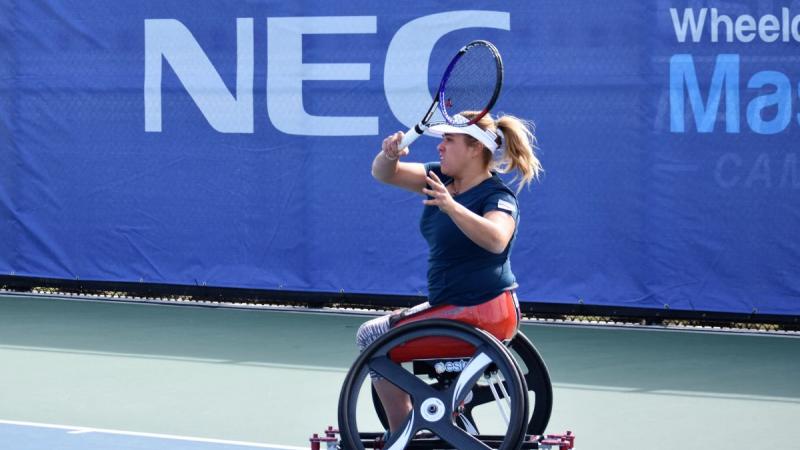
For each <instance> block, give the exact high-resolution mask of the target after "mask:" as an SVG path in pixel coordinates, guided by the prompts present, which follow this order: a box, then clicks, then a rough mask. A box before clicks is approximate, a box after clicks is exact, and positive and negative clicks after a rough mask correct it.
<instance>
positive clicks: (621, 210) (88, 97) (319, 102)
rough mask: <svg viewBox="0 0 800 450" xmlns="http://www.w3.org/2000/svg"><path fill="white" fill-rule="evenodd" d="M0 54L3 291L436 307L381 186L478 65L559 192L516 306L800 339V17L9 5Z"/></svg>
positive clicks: (531, 234)
mask: <svg viewBox="0 0 800 450" xmlns="http://www.w3.org/2000/svg"><path fill="white" fill-rule="evenodd" d="M701 3H702V6H698V5H700V4H701ZM0 33H2V34H1V35H0V37H2V39H0V61H1V62H2V64H0V93H2V94H1V95H0V158H2V164H0V232H1V233H2V239H0V274H3V275H21V276H34V277H48V278H59V279H85V280H100V281H125V282H130V281H133V282H139V281H141V282H145V283H174V284H185V285H209V286H221V287H246V288H258V289H277V290H300V291H310V292H347V293H367V294H369V293H380V294H403V295H418V294H419V295H422V294H425V292H426V280H425V271H426V264H427V262H426V258H427V249H426V246H425V243H424V241H423V239H422V238H421V236H420V235H419V231H418V220H419V216H420V214H421V208H422V205H421V198H420V197H418V196H415V195H413V194H409V193H404V192H401V191H399V190H397V189H394V188H390V187H387V186H383V185H381V184H379V183H378V182H376V181H374V180H373V179H372V178H371V175H370V164H371V161H372V158H373V156H374V155H375V154H376V153H377V151H378V149H379V146H380V142H381V140H382V139H383V137H384V136H385V135H388V134H390V133H392V132H394V131H397V130H405V129H407V127H408V126H409V125H413V123H415V122H416V121H417V120H418V119H419V118H420V116H421V114H422V113H423V112H424V111H425V109H426V108H427V106H428V104H429V101H430V95H431V92H432V90H433V89H434V86H435V85H436V84H437V82H438V78H439V76H440V74H441V73H442V71H443V69H444V67H445V66H446V64H447V62H448V61H449V59H450V58H451V56H452V55H453V53H454V52H455V51H456V50H457V49H458V48H459V47H461V46H462V45H464V44H465V43H467V42H469V41H470V40H473V39H487V40H489V41H492V42H493V43H494V44H495V45H496V46H497V47H498V48H499V50H500V52H501V53H502V55H503V59H504V63H505V69H506V80H505V81H506V82H505V86H504V88H503V92H502V93H501V96H500V99H499V102H498V104H497V106H496V107H495V110H494V112H505V113H510V114H514V115H517V116H520V117H524V118H526V119H530V120H533V121H534V122H535V123H536V129H537V136H538V139H539V146H540V157H541V160H542V162H543V164H544V167H545V170H546V173H545V176H544V177H543V179H542V180H541V182H539V183H536V184H534V185H533V186H532V187H531V188H530V189H526V190H524V191H523V192H522V193H521V194H520V205H521V220H520V224H519V226H520V230H519V236H518V239H517V244H516V246H515V249H514V252H513V254H512V265H513V268H514V271H515V273H516V275H517V278H518V280H519V282H520V289H519V291H518V292H519V296H520V298H521V299H522V300H523V301H540V302H555V303H568V304H574V303H578V302H583V303H585V304H591V305H608V306H630V307H641V308H657V309H662V308H665V307H668V308H671V309H680V310H695V311H712V312H713V311H721V312H735V313H752V312H757V313H768V314H787V315H795V314H798V313H800V243H798V240H797V239H796V236H795V235H796V233H797V230H798V229H799V227H798V226H799V225H800V202H798V193H800V166H799V165H798V164H799V163H798V150H797V148H798V146H797V142H798V137H799V136H800V133H798V130H799V129H800V128H799V127H800V114H798V113H799V112H800V95H799V94H798V92H800V70H799V69H798V65H797V62H798V58H799V57H798V56H797V55H798V49H799V48H800V45H799V44H800V6H797V4H796V3H790V2H788V1H787V2H784V4H781V2H760V1H741V2H729V1H726V2H721V1H720V2H717V1H708V2H700V3H699V2H690V1H677V0H676V1H669V0H660V1H657V2H640V1H637V0H624V1H617V2H613V3H611V4H609V3H607V2H606V3H592V2H583V1H563V0H560V1H539V2H525V1H513V2H502V3H498V2H492V1H476V2H472V3H470V4H469V7H467V5H465V4H464V3H463V2H457V1H439V2H426V3H424V4H420V2H412V1H396V2H391V3H381V2H372V1H352V2H344V3H342V2H325V1H312V0H303V1H296V2H279V1H247V2H245V1H238V2H232V1H222V0H206V1H203V2H194V1H184V0H169V1H161V0H159V1H152V0H145V1H138V2H107V1H90V0H82V1H66V0H65V1H37V2H26V1H15V0H3V1H1V2H0ZM435 145H436V141H435V140H433V139H430V138H422V139H421V140H420V141H417V143H415V144H414V145H413V148H412V153H411V155H410V156H409V158H410V159H411V160H415V161H429V160H434V159H436V158H437V154H436V151H435Z"/></svg>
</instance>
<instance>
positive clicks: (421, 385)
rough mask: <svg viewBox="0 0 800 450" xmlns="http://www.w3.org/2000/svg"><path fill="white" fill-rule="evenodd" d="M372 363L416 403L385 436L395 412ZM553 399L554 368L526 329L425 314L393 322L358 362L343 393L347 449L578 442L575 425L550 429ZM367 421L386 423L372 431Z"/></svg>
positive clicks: (504, 447) (513, 447)
mask: <svg viewBox="0 0 800 450" xmlns="http://www.w3.org/2000/svg"><path fill="white" fill-rule="evenodd" d="M370 371H374V372H375V373H377V374H378V375H380V376H382V377H383V378H385V379H386V380H388V381H389V382H391V383H392V384H394V385H395V386H397V387H399V388H400V389H402V390H403V391H405V392H406V393H408V394H409V396H410V398H411V402H412V410H411V413H409V415H408V416H407V417H406V419H405V422H404V424H403V426H402V429H401V430H396V431H395V432H394V433H392V434H391V435H390V436H389V438H388V439H387V440H385V441H384V436H385V435H386V434H385V432H384V431H383V430H387V429H388V421H387V419H386V415H385V412H384V410H383V407H382V406H381V402H380V401H379V400H378V397H377V395H376V393H375V391H374V389H373V388H372V383H371V378H370V376H369V372H370ZM370 391H371V394H370ZM367 397H371V401H369V400H367ZM552 406H553V391H552V386H551V383H550V377H549V375H548V372H547V367H546V366H545V364H544V361H543V360H542V358H541V356H540V355H539V353H538V352H537V351H536V348H535V347H534V346H533V344H531V342H530V341H529V340H528V339H527V338H526V337H525V335H523V334H522V333H520V332H517V333H516V334H515V335H514V336H513V338H511V339H510V340H507V341H506V342H501V341H500V340H498V338H497V337H495V336H493V335H492V334H490V333H488V332H486V331H483V330H481V329H478V328H476V327H474V326H472V325H469V324H466V323H463V322H458V321H455V320H448V319H424V320H420V321H417V322H411V323H407V324H403V325H399V326H397V327H396V328H394V329H392V330H390V331H389V332H388V333H386V334H385V335H383V336H381V337H380V338H378V339H377V340H376V341H375V342H374V343H373V344H372V345H370V346H369V347H367V348H366V349H365V350H364V351H363V352H362V353H361V354H360V355H359V357H358V358H357V359H356V361H355V363H354V364H353V366H352V367H351V368H350V371H349V372H348V373H347V376H346V378H345V381H344V384H343V386H342V390H341V393H340V397H339V429H338V430H337V431H338V433H339V434H340V436H341V441H340V444H339V448H341V449H342V450H364V449H365V448H375V449H383V450H401V449H419V450H423V449H424V450H433V449H458V450H485V449H500V450H517V449H519V448H524V449H531V448H552V447H555V448H559V449H565V448H572V442H573V439H574V437H573V436H572V435H571V433H569V432H568V433H567V435H558V436H556V435H551V436H542V435H543V433H544V431H545V427H546V426H547V423H548V421H549V420H550V413H551V410H552ZM368 427H375V428H378V429H381V430H382V431H379V432H365V431H364V430H365V429H366V428H368ZM381 427H382V428H381ZM554 437H559V438H560V439H558V440H553V439H552V438H554ZM548 438H550V440H549V441H548Z"/></svg>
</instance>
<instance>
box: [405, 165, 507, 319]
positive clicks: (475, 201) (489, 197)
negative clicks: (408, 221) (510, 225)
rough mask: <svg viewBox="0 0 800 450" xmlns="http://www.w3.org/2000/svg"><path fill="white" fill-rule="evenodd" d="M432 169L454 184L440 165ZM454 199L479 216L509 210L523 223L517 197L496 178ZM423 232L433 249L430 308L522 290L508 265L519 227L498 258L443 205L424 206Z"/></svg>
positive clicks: (429, 280) (464, 304) (470, 301)
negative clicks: (459, 223) (464, 230)
mask: <svg viewBox="0 0 800 450" xmlns="http://www.w3.org/2000/svg"><path fill="white" fill-rule="evenodd" d="M431 170H433V172H434V173H435V174H436V175H437V176H438V177H439V179H440V180H441V181H442V183H444V184H445V185H448V184H450V183H452V182H453V179H452V178H451V177H449V176H447V175H444V174H442V171H441V165H440V163H438V162H430V163H427V164H425V173H428V172H429V171H431ZM453 199H454V200H455V201H456V202H458V203H460V204H462V205H463V206H465V207H466V208H467V209H469V210H470V211H472V212H474V213H475V214H477V215H479V216H483V215H484V214H486V213H487V212H489V211H495V210H498V211H504V212H506V213H508V214H510V215H511V216H512V217H513V218H514V222H516V223H517V224H519V210H518V207H517V197H516V195H515V194H514V191H512V190H511V189H510V188H509V187H508V186H506V184H505V183H503V180H501V179H500V177H498V176H497V174H496V173H492V177H491V178H489V179H486V180H484V181H483V182H481V183H480V184H478V185H477V186H475V187H473V188H471V189H469V190H467V191H466V192H463V193H461V194H459V195H456V196H454V197H453ZM420 231H421V232H422V236H423V237H424V238H425V240H426V241H428V247H429V248H430V253H429V257H428V301H429V302H430V304H431V305H437V304H442V303H447V304H452V305H461V306H468V305H477V304H480V303H483V302H485V301H488V300H491V299H493V298H494V297H497V296H498V295H500V294H501V293H502V292H503V291H505V290H508V289H514V288H516V287H517V282H516V278H515V277H514V274H513V273H512V272H511V263H510V261H509V255H510V254H511V247H512V245H513V243H514V240H515V238H516V237H517V228H516V227H515V229H514V235H513V236H512V237H511V241H509V243H508V246H507V247H506V249H505V250H504V251H503V253H501V254H499V255H498V254H494V253H492V252H490V251H488V250H485V249H483V248H482V247H480V246H479V245H478V244H476V243H474V242H473V241H472V240H470V238H468V237H467V235H465V234H464V233H463V232H462V231H461V230H460V229H459V228H458V226H456V224H455V222H453V220H452V219H451V218H450V216H448V215H447V214H445V213H444V212H442V211H441V210H439V207H438V206H429V205H426V206H425V209H424V210H423V212H422V219H421V220H420Z"/></svg>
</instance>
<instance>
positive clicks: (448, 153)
mask: <svg viewBox="0 0 800 450" xmlns="http://www.w3.org/2000/svg"><path fill="white" fill-rule="evenodd" d="M437 149H438V150H439V161H440V162H441V163H442V173H443V174H445V175H448V176H451V177H453V176H458V175H459V174H460V173H461V172H462V171H463V169H464V167H466V165H467V164H469V163H470V159H472V156H473V154H474V152H475V149H474V148H472V147H469V146H468V145H467V140H466V137H465V135H463V134H445V135H444V136H442V142H440V143H439V146H438V147H437Z"/></svg>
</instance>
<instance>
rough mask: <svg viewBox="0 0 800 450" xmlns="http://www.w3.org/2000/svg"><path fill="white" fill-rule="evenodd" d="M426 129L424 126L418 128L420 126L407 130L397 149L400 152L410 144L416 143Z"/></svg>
mask: <svg viewBox="0 0 800 450" xmlns="http://www.w3.org/2000/svg"><path fill="white" fill-rule="evenodd" d="M423 127H424V128H423ZM426 128H428V127H425V126H424V125H422V126H420V124H417V125H414V126H413V127H411V128H409V129H408V131H406V134H405V135H404V136H403V140H402V141H400V144H399V145H398V146H397V148H399V149H400V150H402V149H404V148H406V147H408V146H409V145H411V143H412V142H414V141H416V140H417V138H418V137H420V136H422V133H424V132H425V129H426Z"/></svg>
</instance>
